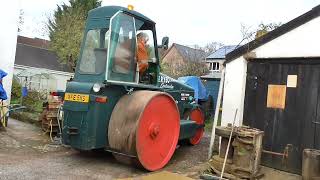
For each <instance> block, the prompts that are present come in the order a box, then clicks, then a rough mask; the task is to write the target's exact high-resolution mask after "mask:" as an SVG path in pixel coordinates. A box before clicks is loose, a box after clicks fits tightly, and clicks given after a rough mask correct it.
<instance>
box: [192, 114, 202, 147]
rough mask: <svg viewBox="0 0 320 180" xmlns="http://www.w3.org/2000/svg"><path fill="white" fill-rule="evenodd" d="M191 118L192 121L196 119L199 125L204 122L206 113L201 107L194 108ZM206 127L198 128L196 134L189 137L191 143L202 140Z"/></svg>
mask: <svg viewBox="0 0 320 180" xmlns="http://www.w3.org/2000/svg"><path fill="white" fill-rule="evenodd" d="M189 119H190V120H192V121H195V122H196V123H197V124H199V125H203V124H204V115H203V113H202V111H201V110H200V109H199V108H196V109H193V110H191V112H190V115H189ZM203 133H204V128H199V129H197V132H196V134H195V135H194V136H193V137H192V138H190V139H189V142H190V144H192V145H197V144H199V142H200V141H201V138H202V137H203Z"/></svg>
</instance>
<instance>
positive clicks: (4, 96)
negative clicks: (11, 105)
mask: <svg viewBox="0 0 320 180" xmlns="http://www.w3.org/2000/svg"><path fill="white" fill-rule="evenodd" d="M7 75H8V74H7V73H6V72H4V71H3V70H1V69H0V99H1V100H6V99H8V97H7V93H6V91H5V90H4V88H3V85H2V78H4V77H5V76H7Z"/></svg>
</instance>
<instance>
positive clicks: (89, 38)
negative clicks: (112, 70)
mask: <svg viewBox="0 0 320 180" xmlns="http://www.w3.org/2000/svg"><path fill="white" fill-rule="evenodd" d="M108 34H109V33H108V30H107V29H92V30H89V31H88V32H87V34H86V38H85V43H84V47H83V49H82V54H81V57H80V65H79V72H80V73H81V74H100V73H102V72H104V70H105V64H106V60H107V43H105V42H107V41H108V39H109V36H108Z"/></svg>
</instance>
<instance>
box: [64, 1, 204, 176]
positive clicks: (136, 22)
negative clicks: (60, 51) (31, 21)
mask: <svg viewBox="0 0 320 180" xmlns="http://www.w3.org/2000/svg"><path fill="white" fill-rule="evenodd" d="M146 34H147V35H148V38H146V39H148V40H149V41H147V40H146V39H145V41H144V43H146V42H149V44H148V45H147V46H146V48H147V52H148V54H147V55H146V56H147V57H148V60H144V61H142V60H139V63H141V62H147V66H146V64H144V67H147V69H146V71H140V69H139V68H140V66H139V64H138V65H137V59H138V58H139V56H137V49H138V48H141V47H143V45H141V44H139V46H138V45H137V39H138V41H139V39H140V38H143V37H146ZM138 36H139V38H138ZM156 37H157V36H156V30H155V23H154V22H153V21H152V20H151V19H149V18H147V17H146V16H144V15H142V14H140V13H138V12H136V11H133V10H130V9H127V8H123V7H118V6H106V7H99V8H97V9H94V10H91V11H90V12H89V14H88V19H87V22H86V27H85V32H84V39H83V43H82V47H81V51H80V58H79V61H78V64H77V67H76V71H75V76H74V79H73V80H72V81H69V82H68V83H67V88H66V92H65V95H64V104H63V116H64V119H63V126H62V136H63V143H64V144H66V145H70V146H71V147H73V148H74V149H78V150H81V151H86V150H93V149H105V150H107V151H111V152H112V153H113V154H114V156H115V157H116V159H118V160H119V161H122V162H125V163H130V164H132V163H134V164H137V163H138V164H139V165H141V166H142V167H143V168H145V169H147V170H149V171H155V170H158V169H161V168H162V167H164V166H165V165H166V164H167V163H168V162H169V160H170V159H171V157H172V155H173V153H174V151H175V149H176V146H177V143H178V141H187V142H188V143H189V144H191V145H196V144H198V143H199V142H200V140H201V138H202V136H203V133H204V115H203V112H202V111H201V109H200V108H199V105H198V104H197V103H195V102H194V90H193V89H192V88H191V87H189V86H187V85H184V84H182V83H179V82H178V81H176V80H175V79H173V78H170V77H168V76H166V75H164V74H161V73H160V59H159V52H158V48H167V47H168V42H169V39H168V38H167V37H165V38H163V39H162V45H160V46H158V45H157V39H156ZM139 43H141V42H139ZM140 45H141V47H140ZM138 50H139V49H138ZM138 52H139V51H138ZM144 52H145V51H144Z"/></svg>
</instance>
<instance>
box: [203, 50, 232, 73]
mask: <svg viewBox="0 0 320 180" xmlns="http://www.w3.org/2000/svg"><path fill="white" fill-rule="evenodd" d="M236 47H237V46H235V45H230V46H223V47H221V48H219V49H218V50H216V51H215V52H214V53H212V54H210V55H209V56H208V57H206V64H207V66H208V69H209V71H210V74H213V73H216V72H221V70H222V69H223V63H224V61H225V58H226V54H228V53H229V52H231V51H233V50H234V49H235V48H236Z"/></svg>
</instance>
